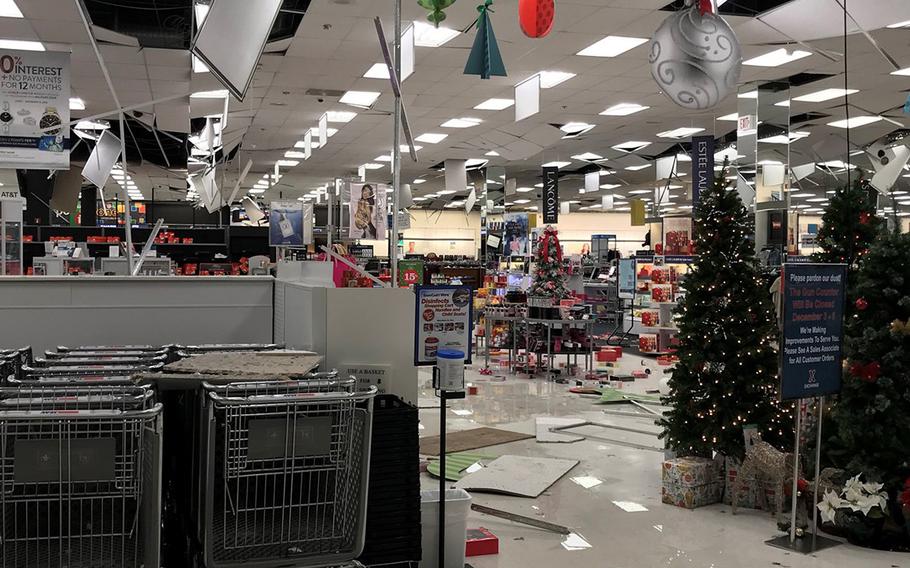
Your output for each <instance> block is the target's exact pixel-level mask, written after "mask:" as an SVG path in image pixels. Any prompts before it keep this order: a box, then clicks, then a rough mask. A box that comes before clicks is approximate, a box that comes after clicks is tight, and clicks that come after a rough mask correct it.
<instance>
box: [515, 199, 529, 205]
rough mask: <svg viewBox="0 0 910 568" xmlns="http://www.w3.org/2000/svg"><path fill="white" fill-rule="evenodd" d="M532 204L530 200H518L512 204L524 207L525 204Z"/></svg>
mask: <svg viewBox="0 0 910 568" xmlns="http://www.w3.org/2000/svg"><path fill="white" fill-rule="evenodd" d="M530 202H531V200H530V199H516V200H515V201H513V202H512V203H514V204H516V205H524V204H525V203H530Z"/></svg>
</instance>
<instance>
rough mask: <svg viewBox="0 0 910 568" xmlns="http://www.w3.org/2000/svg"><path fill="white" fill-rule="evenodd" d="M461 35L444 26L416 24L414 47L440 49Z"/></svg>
mask: <svg viewBox="0 0 910 568" xmlns="http://www.w3.org/2000/svg"><path fill="white" fill-rule="evenodd" d="M459 35H460V32H458V31H457V30H453V29H451V28H446V27H443V26H439V27H436V26H432V25H430V24H426V23H424V22H414V45H416V46H417V47H439V46H441V45H445V44H446V43H448V42H449V41H451V40H453V39H455V38H456V37H458V36H459Z"/></svg>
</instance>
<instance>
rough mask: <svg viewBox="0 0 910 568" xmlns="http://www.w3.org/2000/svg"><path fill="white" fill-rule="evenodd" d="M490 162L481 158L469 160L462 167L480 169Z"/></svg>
mask: <svg viewBox="0 0 910 568" xmlns="http://www.w3.org/2000/svg"><path fill="white" fill-rule="evenodd" d="M489 161H490V160H484V159H481V158H470V159H468V160H465V163H464V167H466V168H480V167H483V166H485V165H486V163H487V162H489Z"/></svg>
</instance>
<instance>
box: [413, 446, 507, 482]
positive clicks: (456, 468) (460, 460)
mask: <svg viewBox="0 0 910 568" xmlns="http://www.w3.org/2000/svg"><path fill="white" fill-rule="evenodd" d="M494 459H496V456H491V455H488V454H481V453H477V452H457V453H454V454H446V479H447V480H449V481H458V480H459V479H461V478H462V477H464V476H465V475H467V470H468V469H470V468H471V467H472V466H473V465H474V464H478V463H480V464H483V462H485V461H489V460H494ZM473 471H476V470H472V472H471V473H473ZM427 473H429V474H430V475H432V476H433V477H436V478H438V477H439V460H433V461H431V462H430V463H429V464H428V465H427Z"/></svg>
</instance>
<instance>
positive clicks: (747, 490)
mask: <svg viewBox="0 0 910 568" xmlns="http://www.w3.org/2000/svg"><path fill="white" fill-rule="evenodd" d="M739 467H740V462H739V460H736V459H733V458H727V459H726V463H725V465H724V483H725V485H726V488H725V490H724V503H726V504H727V505H731V504H732V503H733V488H734V483H735V482H736V479H737V477H738V472H739ZM781 489H782V488H781ZM761 491H764V493H765V497H764V499H762V497H761ZM779 493H782V491H777V490H775V488H774V487H772V486H771V485H768V484H765V485H764V487H762V484H761V483H759V482H758V480H756V479H755V478H751V479H747V480H746V483H745V484H744V485H743V486H742V487H740V488H739V494H738V495H737V496H736V497H737V499H736V506H737V507H742V508H744V509H764V508H765V507H767V509H768V510H769V511H774V510H775V509H776V508H777V496H778V494H779Z"/></svg>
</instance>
